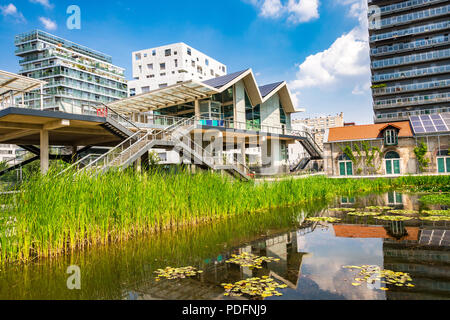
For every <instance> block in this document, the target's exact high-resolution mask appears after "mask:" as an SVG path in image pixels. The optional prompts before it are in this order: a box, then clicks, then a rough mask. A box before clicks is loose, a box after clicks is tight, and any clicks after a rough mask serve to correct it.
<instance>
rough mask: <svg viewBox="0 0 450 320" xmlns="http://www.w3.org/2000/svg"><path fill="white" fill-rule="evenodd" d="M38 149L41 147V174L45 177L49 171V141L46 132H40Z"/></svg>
mask: <svg viewBox="0 0 450 320" xmlns="http://www.w3.org/2000/svg"><path fill="white" fill-rule="evenodd" d="M40 140H41V141H40V142H41V143H40V147H41V154H40V155H41V174H43V175H45V174H47V172H48V169H49V153H50V151H49V141H48V130H41V133H40Z"/></svg>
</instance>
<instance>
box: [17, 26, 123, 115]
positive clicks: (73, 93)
mask: <svg viewBox="0 0 450 320" xmlns="http://www.w3.org/2000/svg"><path fill="white" fill-rule="evenodd" d="M15 46H16V51H15V54H16V56H18V57H20V58H21V60H20V62H19V63H20V66H21V70H20V72H19V74H21V75H23V76H27V77H31V78H35V79H40V80H44V81H46V82H47V85H46V86H45V88H44V109H48V110H58V111H65V112H72V113H78V112H77V110H79V109H81V108H83V107H84V106H94V105H98V104H100V103H109V102H112V101H116V100H119V99H122V98H126V97H127V95H128V89H127V81H126V80H125V76H124V69H122V68H119V67H117V66H114V65H113V64H112V58H111V57H110V56H108V55H105V54H103V53H100V52H97V51H95V50H92V49H89V48H87V47H84V46H81V45H78V44H75V43H73V42H71V41H67V40H64V39H62V38H59V37H56V36H54V35H51V34H49V33H47V32H43V31H40V30H35V31H32V32H29V33H24V34H20V35H17V36H16V37H15ZM24 102H25V104H26V105H28V106H29V107H31V108H40V96H39V94H33V93H31V94H28V95H27V96H26V99H25V101H24Z"/></svg>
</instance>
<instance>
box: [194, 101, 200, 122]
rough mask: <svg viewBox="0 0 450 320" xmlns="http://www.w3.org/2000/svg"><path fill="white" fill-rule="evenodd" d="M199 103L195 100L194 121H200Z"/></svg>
mask: <svg viewBox="0 0 450 320" xmlns="http://www.w3.org/2000/svg"><path fill="white" fill-rule="evenodd" d="M200 116H201V115H200V101H198V99H197V100H195V119H197V120H200Z"/></svg>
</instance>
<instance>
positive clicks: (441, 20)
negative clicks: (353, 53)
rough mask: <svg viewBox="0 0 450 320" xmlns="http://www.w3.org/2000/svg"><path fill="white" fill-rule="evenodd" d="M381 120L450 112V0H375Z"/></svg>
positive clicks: (375, 90)
mask: <svg viewBox="0 0 450 320" xmlns="http://www.w3.org/2000/svg"><path fill="white" fill-rule="evenodd" d="M368 5H369V13H368V14H369V34H370V38H369V43H370V57H371V69H372V95H373V100H374V106H373V108H374V112H375V123H384V122H392V121H404V120H408V119H409V117H410V116H413V115H421V114H436V113H443V112H450V42H449V30H450V0H408V1H406V0H372V1H370V0H369V1H368Z"/></svg>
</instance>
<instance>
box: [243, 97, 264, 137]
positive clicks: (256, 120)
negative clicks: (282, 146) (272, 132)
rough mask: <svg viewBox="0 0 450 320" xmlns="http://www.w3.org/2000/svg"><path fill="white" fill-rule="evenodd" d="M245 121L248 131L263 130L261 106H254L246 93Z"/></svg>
mask: <svg viewBox="0 0 450 320" xmlns="http://www.w3.org/2000/svg"><path fill="white" fill-rule="evenodd" d="M245 119H246V122H247V130H261V105H259V104H258V105H257V106H253V105H252V104H251V102H250V98H249V97H248V95H247V91H245Z"/></svg>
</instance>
